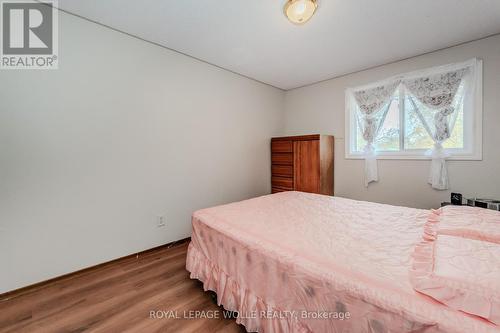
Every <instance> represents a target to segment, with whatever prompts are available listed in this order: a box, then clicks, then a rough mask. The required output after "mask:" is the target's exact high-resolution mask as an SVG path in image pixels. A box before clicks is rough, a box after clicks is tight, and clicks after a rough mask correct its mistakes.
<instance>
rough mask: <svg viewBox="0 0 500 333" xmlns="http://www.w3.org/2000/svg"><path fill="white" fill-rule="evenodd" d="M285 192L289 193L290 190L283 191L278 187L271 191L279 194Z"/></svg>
mask: <svg viewBox="0 0 500 333" xmlns="http://www.w3.org/2000/svg"><path fill="white" fill-rule="evenodd" d="M286 191H291V190H285V189H283V188H279V187H273V188H272V189H271V193H279V192H286Z"/></svg>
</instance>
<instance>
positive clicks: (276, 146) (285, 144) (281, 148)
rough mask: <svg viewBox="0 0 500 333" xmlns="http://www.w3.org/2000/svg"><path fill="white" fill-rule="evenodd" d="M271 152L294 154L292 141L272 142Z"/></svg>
mask: <svg viewBox="0 0 500 333" xmlns="http://www.w3.org/2000/svg"><path fill="white" fill-rule="evenodd" d="M271 152H273V153H291V152H293V143H292V141H271Z"/></svg>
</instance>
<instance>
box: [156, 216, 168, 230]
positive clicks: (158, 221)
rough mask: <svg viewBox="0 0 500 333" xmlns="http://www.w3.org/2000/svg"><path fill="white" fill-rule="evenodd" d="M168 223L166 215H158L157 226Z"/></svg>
mask: <svg viewBox="0 0 500 333" xmlns="http://www.w3.org/2000/svg"><path fill="white" fill-rule="evenodd" d="M166 224H167V219H166V218H165V216H157V217H156V226H157V227H158V228H161V227H164V226H165V225H166Z"/></svg>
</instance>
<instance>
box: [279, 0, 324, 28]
mask: <svg viewBox="0 0 500 333" xmlns="http://www.w3.org/2000/svg"><path fill="white" fill-rule="evenodd" d="M317 7H318V4H317V3H316V0H288V1H287V2H286V4H285V7H284V8H283V10H284V12H285V15H286V17H287V18H288V20H290V22H292V23H295V24H304V23H306V22H307V21H309V19H310V18H311V17H312V16H313V14H314V12H315V11H316V8H317Z"/></svg>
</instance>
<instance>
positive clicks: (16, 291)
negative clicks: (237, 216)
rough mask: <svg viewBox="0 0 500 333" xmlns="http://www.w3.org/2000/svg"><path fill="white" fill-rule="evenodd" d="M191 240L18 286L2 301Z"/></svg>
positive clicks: (1, 299) (161, 246)
mask: <svg viewBox="0 0 500 333" xmlns="http://www.w3.org/2000/svg"><path fill="white" fill-rule="evenodd" d="M190 240H191V237H187V238H183V239H180V240H178V241H174V242H170V243H167V244H163V245H160V246H156V247H153V248H150V249H147V250H144V251H141V252H137V253H132V254H129V255H126V256H123V257H120V258H117V259H113V260H110V261H106V262H103V263H100V264H97V265H94V266H90V267H86V268H82V269H79V270H77V271H74V272H71V273H67V274H64V275H60V276H56V277H54V278H51V279H48V280H44V281H41V282H37V283H34V284H31V285H28V286H26V287H21V288H18V289H14V290H11V291H7V292H5V293H3V294H0V302H3V301H6V300H9V299H12V298H16V297H19V296H21V295H25V294H29V293H32V292H34V291H37V290H40V289H43V288H44V287H45V286H47V285H49V284H52V283H54V282H58V281H62V280H69V279H72V278H75V277H77V276H81V275H83V274H86V273H89V272H91V271H94V270H96V269H99V268H102V267H105V266H108V265H111V264H116V263H117V262H120V261H123V260H127V259H131V258H134V257H136V258H139V257H140V256H144V255H146V254H148V253H150V252H154V251H156V250H159V249H162V248H170V247H174V246H177V245H180V244H184V243H186V242H189V241H190Z"/></svg>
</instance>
